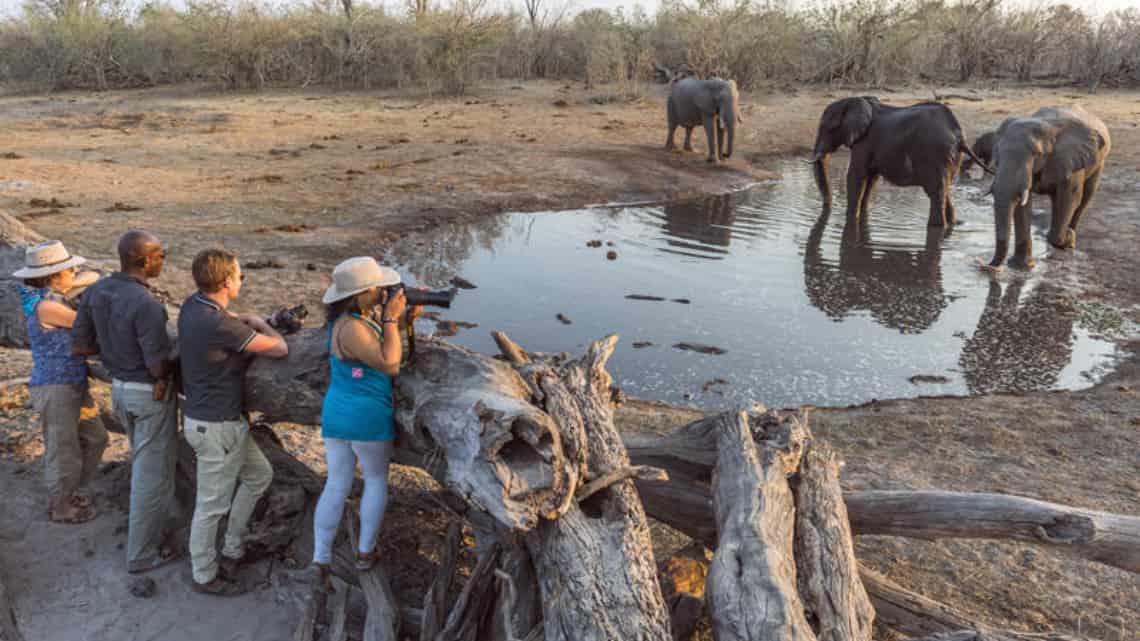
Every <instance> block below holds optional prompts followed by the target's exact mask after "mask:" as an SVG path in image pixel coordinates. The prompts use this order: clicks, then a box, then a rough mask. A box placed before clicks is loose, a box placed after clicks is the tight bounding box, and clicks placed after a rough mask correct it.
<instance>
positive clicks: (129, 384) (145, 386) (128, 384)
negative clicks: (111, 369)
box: [111, 378, 154, 392]
mask: <svg viewBox="0 0 1140 641" xmlns="http://www.w3.org/2000/svg"><path fill="white" fill-rule="evenodd" d="M111 384H112V385H118V386H119V387H121V388H123V389H132V390H139V391H142V392H149V391H151V390H153V389H154V383H136V382H134V381H121V380H119V379H117V378H112V379H111Z"/></svg>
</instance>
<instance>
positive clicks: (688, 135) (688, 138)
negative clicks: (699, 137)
mask: <svg viewBox="0 0 1140 641" xmlns="http://www.w3.org/2000/svg"><path fill="white" fill-rule="evenodd" d="M684 149H685V151H692V150H693V128H692V127H685V147H684Z"/></svg>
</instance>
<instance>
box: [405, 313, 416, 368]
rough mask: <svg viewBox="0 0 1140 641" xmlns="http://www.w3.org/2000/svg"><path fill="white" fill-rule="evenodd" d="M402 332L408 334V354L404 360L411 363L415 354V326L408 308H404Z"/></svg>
mask: <svg viewBox="0 0 1140 641" xmlns="http://www.w3.org/2000/svg"><path fill="white" fill-rule="evenodd" d="M404 332H405V333H406V334H407V336H408V355H407V358H406V359H404V362H405V363H411V362H412V358H413V357H414V356H415V355H416V327H415V321H414V320H413V319H412V312H411V310H410V309H406V310H404Z"/></svg>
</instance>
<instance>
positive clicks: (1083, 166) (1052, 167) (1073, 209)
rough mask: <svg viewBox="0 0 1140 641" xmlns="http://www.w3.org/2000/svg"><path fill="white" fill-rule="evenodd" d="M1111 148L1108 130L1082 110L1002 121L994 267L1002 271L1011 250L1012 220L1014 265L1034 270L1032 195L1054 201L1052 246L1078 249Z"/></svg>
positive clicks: (1047, 109)
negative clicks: (1083, 221)
mask: <svg viewBox="0 0 1140 641" xmlns="http://www.w3.org/2000/svg"><path fill="white" fill-rule="evenodd" d="M1111 149H1112V140H1111V139H1110V138H1109V135H1108V128H1107V127H1105V126H1104V123H1103V122H1101V120H1100V119H1099V118H1097V117H1096V116H1094V115H1092V114H1090V113H1088V112H1087V111H1085V110H1084V109H1081V108H1080V107H1072V108H1063V107H1045V108H1043V109H1039V110H1038V111H1037V112H1036V113H1034V114H1033V115H1032V116H1030V117H1029V118H1010V119H1008V120H1006V121H1005V122H1003V123H1002V124H1001V127H999V128H998V131H997V143H996V145H995V148H994V158H995V160H996V162H997V176H996V177H995V178H994V183H993V186H992V187H991V192H992V193H993V197H994V229H995V232H996V236H997V239H996V243H995V247H994V256H993V260H991V261H990V267H992V268H998V267H1001V264H1002V262H1003V261H1004V260H1005V257H1006V254H1007V253H1008V251H1009V221H1010V219H1011V218H1012V219H1013V226H1014V238H1015V241H1016V243H1015V245H1014V250H1013V257H1011V258H1010V259H1009V264H1010V265H1012V266H1014V267H1021V268H1025V269H1028V268H1031V267H1033V265H1034V260H1033V242H1032V238H1031V232H1030V229H1029V219H1030V216H1031V214H1032V211H1033V207H1032V203H1031V200H1032V197H1031V194H1044V195H1047V196H1049V198H1050V200H1051V201H1052V205H1053V218H1052V222H1051V224H1050V227H1049V244H1051V245H1053V246H1054V247H1056V248H1058V249H1069V248H1072V247H1075V246H1076V244H1077V224H1078V223H1079V222H1080V220H1081V215H1082V214H1083V213H1084V212H1085V210H1086V209H1087V208H1088V206H1089V203H1090V202H1091V201H1092V198H1093V195H1094V194H1096V188H1097V185H1098V184H1099V183H1100V174H1101V171H1102V170H1103V169H1104V162H1105V159H1107V158H1108V153H1109V151H1111Z"/></svg>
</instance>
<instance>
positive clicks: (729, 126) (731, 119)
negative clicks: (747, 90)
mask: <svg viewBox="0 0 1140 641" xmlns="http://www.w3.org/2000/svg"><path fill="white" fill-rule="evenodd" d="M738 118H739V114H738V113H737V110H736V104H735V101H733V103H730V104H729V105H728V108H727V109H725V110H724V113H722V114H721V122H723V123H724V128H725V129H726V130H727V132H726V133H727V134H728V142H727V143H726V145H725V148H724V157H725V158H731V157H732V146H733V143H735V142H736V123H737V122H738Z"/></svg>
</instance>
